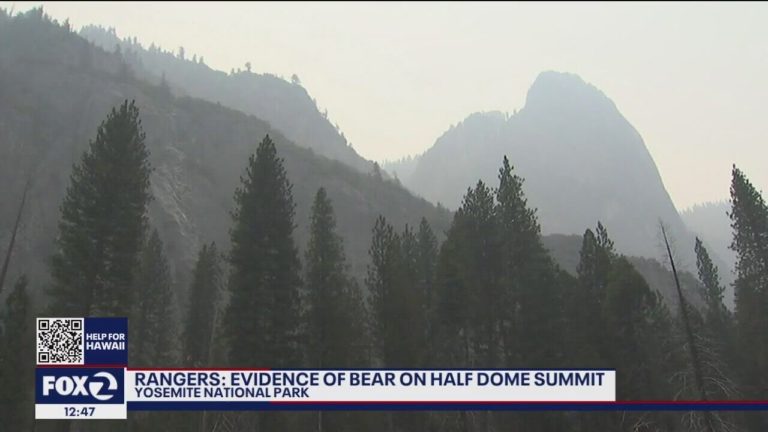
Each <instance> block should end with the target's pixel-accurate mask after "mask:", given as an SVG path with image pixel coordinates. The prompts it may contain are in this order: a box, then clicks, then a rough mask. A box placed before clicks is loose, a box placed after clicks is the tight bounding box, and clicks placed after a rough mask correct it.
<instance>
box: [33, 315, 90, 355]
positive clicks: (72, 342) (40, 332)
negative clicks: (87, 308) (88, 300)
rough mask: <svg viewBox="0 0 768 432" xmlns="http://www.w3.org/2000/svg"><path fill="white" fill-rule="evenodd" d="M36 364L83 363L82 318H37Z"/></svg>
mask: <svg viewBox="0 0 768 432" xmlns="http://www.w3.org/2000/svg"><path fill="white" fill-rule="evenodd" d="M37 364H38V365H81V364H83V319H82V318H38V319H37Z"/></svg>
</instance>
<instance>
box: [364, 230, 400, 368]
mask: <svg viewBox="0 0 768 432" xmlns="http://www.w3.org/2000/svg"><path fill="white" fill-rule="evenodd" d="M368 253H369V255H370V257H371V263H370V264H369V266H368V274H367V276H366V278H365V283H366V285H367V286H368V291H369V292H370V306H369V308H370V310H371V314H372V316H371V318H372V320H373V326H372V327H373V340H374V345H375V347H376V349H377V351H378V355H379V358H380V359H381V361H382V362H383V364H384V365H385V366H387V367H405V365H403V364H402V363H403V361H402V353H401V352H400V351H399V350H398V349H397V344H398V341H399V336H400V335H399V334H398V331H397V330H398V329H397V328H396V325H397V324H398V322H397V318H398V317H397V314H398V313H399V310H398V306H399V305H398V298H397V290H398V288H399V287H398V284H399V283H400V277H399V274H398V272H399V270H400V268H399V266H400V237H399V236H398V235H397V233H395V230H394V228H393V227H392V225H390V224H389V223H387V220H386V219H385V218H384V216H379V217H378V219H376V224H375V225H374V227H373V238H372V239H371V247H370V250H369V252H368ZM395 365H397V366H395Z"/></svg>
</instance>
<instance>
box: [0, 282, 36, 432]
mask: <svg viewBox="0 0 768 432" xmlns="http://www.w3.org/2000/svg"><path fill="white" fill-rule="evenodd" d="M33 316H34V315H33V313H32V310H31V304H30V299H29V294H28V293H27V277H26V276H21V277H20V278H19V279H18V280H17V281H16V284H15V285H14V287H13V289H12V291H11V293H10V294H9V295H8V297H7V298H6V299H5V313H4V314H3V317H2V326H1V327H0V418H2V421H0V424H2V427H4V428H7V430H9V431H10V430H14V431H22V430H31V427H32V419H33V418H34V414H33V413H34V411H33V410H34V409H33V403H34V402H33V401H32V391H31V390H32V388H33V386H32V385H31V383H32V381H33V380H34V370H33V369H34V362H33V359H34V356H35V354H34V344H33V343H32V341H33V340H34V334H32V331H31V330H32V329H34V326H33V325H31V322H32V320H33V318H32V317H33Z"/></svg>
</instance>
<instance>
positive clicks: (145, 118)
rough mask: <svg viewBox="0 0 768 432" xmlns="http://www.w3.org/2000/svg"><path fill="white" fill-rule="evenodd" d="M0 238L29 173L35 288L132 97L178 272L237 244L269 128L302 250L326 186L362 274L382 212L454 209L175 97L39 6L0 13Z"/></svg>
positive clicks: (20, 257)
mask: <svg viewBox="0 0 768 432" xmlns="http://www.w3.org/2000/svg"><path fill="white" fill-rule="evenodd" d="M0 40H3V41H4V43H2V44H0V184H3V185H4V187H2V188H0V202H1V203H3V205H2V207H1V208H0V244H3V245H5V244H7V238H8V235H9V232H10V227H11V226H12V225H11V224H12V218H13V216H14V212H15V208H16V204H17V202H18V198H19V196H20V193H21V190H22V186H23V183H24V182H25V181H26V179H27V177H31V178H32V188H31V190H30V193H29V196H28V200H27V202H28V205H27V208H26V211H25V215H24V218H23V226H22V228H21V232H20V233H19V241H18V243H17V244H18V249H17V251H16V253H15V255H14V261H13V264H12V268H13V273H14V274H15V275H17V274H19V273H20V272H27V273H28V274H29V275H30V277H31V279H32V281H33V285H34V286H37V287H40V286H42V285H44V284H45V280H46V279H47V274H48V269H47V266H46V262H47V259H48V257H50V256H51V254H52V249H51V248H52V246H53V238H54V236H55V235H56V232H57V229H56V224H57V220H58V217H59V211H58V206H59V203H60V202H61V199H62V197H63V195H64V191H65V189H66V186H67V183H68V178H69V174H70V172H71V168H72V163H73V162H75V161H77V160H79V158H80V156H81V154H82V152H83V151H84V150H85V149H86V148H87V145H88V141H89V140H90V139H92V138H93V136H94V135H95V132H96V128H97V126H98V125H99V123H100V122H101V121H102V120H103V119H104V117H105V116H106V114H107V112H108V111H109V109H111V107H112V106H115V105H117V104H119V103H120V102H121V101H122V100H124V99H135V100H136V102H137V105H138V106H139V108H140V110H141V119H142V122H143V127H144V130H145V132H146V135H147V146H148V148H149V150H150V152H151V162H152V165H153V167H154V172H153V174H152V178H151V183H152V192H153V195H154V198H155V199H154V201H153V202H152V204H151V209H150V219H151V223H152V224H153V225H154V226H156V227H157V228H158V229H159V230H160V233H161V235H162V238H163V240H164V242H165V244H166V251H167V253H168V255H169V258H170V261H171V264H172V270H173V272H174V273H175V275H176V277H177V280H178V281H179V282H180V283H181V286H182V287H184V286H186V284H185V283H184V282H185V280H184V278H185V277H187V276H188V275H189V269H190V266H191V264H192V261H193V259H194V257H195V256H196V253H197V250H198V248H199V246H200V245H202V243H204V242H209V241H216V242H218V243H219V244H220V247H221V249H222V250H226V249H227V248H228V246H227V243H228V229H229V227H230V224H231V218H230V215H229V211H230V210H231V208H232V205H233V199H232V197H233V193H234V190H235V187H236V186H237V185H238V181H239V176H240V175H241V174H242V173H243V170H244V169H245V164H246V161H247V158H248V156H249V155H250V154H251V153H252V152H254V151H255V149H256V145H257V143H258V142H259V141H260V140H261V139H262V138H263V137H264V135H265V134H270V136H272V138H273V139H274V141H275V142H276V145H277V148H278V152H279V154H280V156H281V157H283V158H284V159H285V163H286V168H287V170H288V174H289V177H290V180H291V181H292V183H293V185H294V187H293V194H294V198H295V201H296V203H297V212H296V219H295V223H296V224H297V231H296V239H297V243H298V246H299V248H300V249H302V250H303V248H304V244H305V241H306V238H307V226H308V218H309V210H310V205H311V200H312V198H313V196H314V194H315V192H316V190H317V188H318V187H320V186H325V187H326V189H327V190H328V194H329V196H330V198H331V199H332V200H333V204H334V207H335V210H336V215H337V220H338V227H339V231H340V233H341V235H342V236H343V237H344V239H345V242H346V247H347V253H348V256H349V259H350V264H351V266H352V269H353V272H354V273H355V274H356V275H358V276H361V275H362V274H364V271H365V265H366V263H367V261H368V259H367V250H368V246H369V242H370V235H371V234H370V232H371V228H372V226H373V223H374V221H375V218H376V217H377V216H378V215H379V214H384V215H385V216H386V217H387V218H388V219H389V220H390V221H391V222H392V223H393V224H394V225H395V226H397V227H398V228H402V226H403V225H404V224H405V223H408V224H411V225H413V226H415V225H416V224H418V222H419V219H420V218H421V216H425V217H427V219H428V220H429V221H430V223H431V224H432V225H433V227H434V229H435V232H436V233H438V234H439V233H442V232H443V231H444V230H445V229H446V228H447V225H448V223H449V218H450V213H449V212H447V211H445V210H440V209H437V208H435V207H434V206H433V205H431V204H430V203H428V202H427V201H425V200H423V199H420V198H416V197H414V196H412V195H411V194H410V193H409V192H408V191H406V190H405V189H404V188H402V187H400V186H397V185H396V184H394V183H393V182H391V181H387V180H382V179H381V178H379V177H375V176H372V175H368V174H363V173H360V172H358V171H356V170H354V169H352V168H350V167H348V166H346V165H344V164H342V163H340V162H338V161H334V160H330V159H328V158H325V157H321V156H317V155H316V154H314V152H313V151H311V150H309V149H305V148H301V147H299V146H297V145H295V144H293V143H291V142H290V141H289V140H288V139H287V138H285V137H284V136H283V135H282V134H281V132H279V131H278V130H276V129H274V128H273V127H272V126H270V124H268V123H267V122H265V121H263V120H261V119H258V118H256V117H253V116H249V115H246V114H243V113H241V112H238V111H235V110H232V109H229V108H225V107H223V106H221V105H219V104H214V103H211V102H206V101H202V100H199V99H192V98H188V97H182V98H175V97H173V96H171V95H169V94H168V93H167V92H164V91H163V88H162V87H161V86H158V85H154V84H148V83H146V82H144V81H141V80H138V79H136V78H134V77H132V76H131V75H130V74H126V73H125V69H124V67H123V63H122V61H121V58H120V57H119V56H116V55H115V54H113V53H107V52H105V51H103V50H101V49H100V48H96V47H94V46H93V45H92V44H90V43H89V42H87V41H86V40H84V39H82V38H81V37H79V36H77V35H76V34H74V33H72V32H71V30H69V29H68V28H67V27H64V26H59V25H56V24H55V23H52V22H50V21H48V20H47V19H46V18H45V17H43V16H41V14H40V13H39V11H33V12H30V13H28V14H25V15H23V16H18V17H14V18H9V17H7V16H5V15H3V13H2V12H0Z"/></svg>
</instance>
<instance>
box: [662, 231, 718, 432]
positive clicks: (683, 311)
mask: <svg viewBox="0 0 768 432" xmlns="http://www.w3.org/2000/svg"><path fill="white" fill-rule="evenodd" d="M659 227H660V228H661V235H662V237H663V238H664V245H665V246H666V249H667V255H668V256H669V265H670V267H672V275H673V276H674V278H675V288H676V289H677V298H678V304H679V305H680V319H681V320H682V321H683V330H684V331H685V338H686V340H687V345H688V354H689V355H690V357H691V368H692V370H693V377H694V380H695V383H696V390H697V392H698V393H699V398H700V399H701V400H702V401H706V400H707V399H708V398H707V391H706V388H705V387H704V373H703V370H702V367H701V361H700V359H699V350H698V348H697V346H696V342H695V338H694V336H693V329H692V327H691V320H690V317H689V316H688V305H687V303H686V301H685V296H683V290H682V289H681V288H680V279H679V278H678V276H677V268H676V267H675V259H674V257H673V256H672V248H670V246H669V239H668V238H667V231H666V229H665V228H664V224H663V223H661V222H660V223H659ZM703 413H704V416H703V417H704V423H705V424H704V426H705V428H704V430H706V431H707V432H715V428H714V420H713V418H712V413H711V412H709V411H704V412H703Z"/></svg>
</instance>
